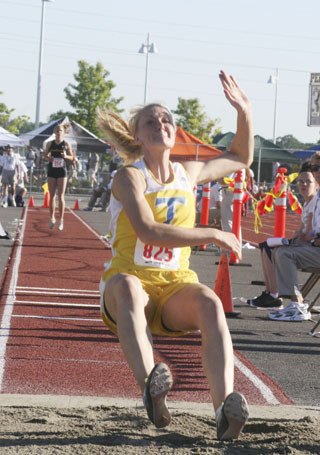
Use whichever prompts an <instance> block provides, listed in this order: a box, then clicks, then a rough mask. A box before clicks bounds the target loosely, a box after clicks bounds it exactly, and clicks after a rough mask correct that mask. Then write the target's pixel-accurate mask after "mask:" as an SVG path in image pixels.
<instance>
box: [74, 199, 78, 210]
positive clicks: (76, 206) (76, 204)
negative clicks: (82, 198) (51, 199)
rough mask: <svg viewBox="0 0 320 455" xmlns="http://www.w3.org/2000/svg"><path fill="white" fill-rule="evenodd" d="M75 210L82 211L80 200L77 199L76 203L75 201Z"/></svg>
mask: <svg viewBox="0 0 320 455" xmlns="http://www.w3.org/2000/svg"><path fill="white" fill-rule="evenodd" d="M73 210H80V207H79V201H78V199H76V201H75V203H74V207H73Z"/></svg>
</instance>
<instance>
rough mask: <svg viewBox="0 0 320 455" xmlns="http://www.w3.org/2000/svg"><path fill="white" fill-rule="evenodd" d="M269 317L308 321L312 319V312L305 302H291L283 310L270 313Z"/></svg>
mask: <svg viewBox="0 0 320 455" xmlns="http://www.w3.org/2000/svg"><path fill="white" fill-rule="evenodd" d="M268 316H269V319H272V320H273V321H292V322H298V321H308V320H309V319H311V313H310V312H309V311H308V306H307V305H306V304H305V303H297V302H291V303H289V305H288V306H287V307H286V308H284V309H283V310H282V311H277V312H274V313H269V314H268Z"/></svg>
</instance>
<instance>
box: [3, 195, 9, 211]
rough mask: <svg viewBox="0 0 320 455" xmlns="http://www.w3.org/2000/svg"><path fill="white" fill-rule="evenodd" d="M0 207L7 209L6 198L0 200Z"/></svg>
mask: <svg viewBox="0 0 320 455" xmlns="http://www.w3.org/2000/svg"><path fill="white" fill-rule="evenodd" d="M2 207H4V208H5V209H6V208H7V207H8V199H7V198H6V197H4V198H3V199H2Z"/></svg>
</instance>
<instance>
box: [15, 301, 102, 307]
mask: <svg viewBox="0 0 320 455" xmlns="http://www.w3.org/2000/svg"><path fill="white" fill-rule="evenodd" d="M15 303H21V304H25V305H35V306H36V305H52V306H57V307H58V306H62V307H63V306H67V307H74V308H93V309H96V308H100V305H91V304H90V303H70V302H68V303H67V302H42V301H36V300H16V301H15Z"/></svg>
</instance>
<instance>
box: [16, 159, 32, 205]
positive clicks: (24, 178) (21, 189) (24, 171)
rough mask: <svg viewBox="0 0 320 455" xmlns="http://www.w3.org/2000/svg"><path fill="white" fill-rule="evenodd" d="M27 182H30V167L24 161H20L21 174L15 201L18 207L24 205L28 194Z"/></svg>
mask: <svg viewBox="0 0 320 455" xmlns="http://www.w3.org/2000/svg"><path fill="white" fill-rule="evenodd" d="M25 182H29V177H28V168H27V166H26V165H25V164H24V162H23V161H21V160H20V161H19V176H18V180H17V185H16V192H15V202H16V205H17V207H23V206H24V200H23V198H24V196H25V195H26V194H27V188H26V187H25Z"/></svg>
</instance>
